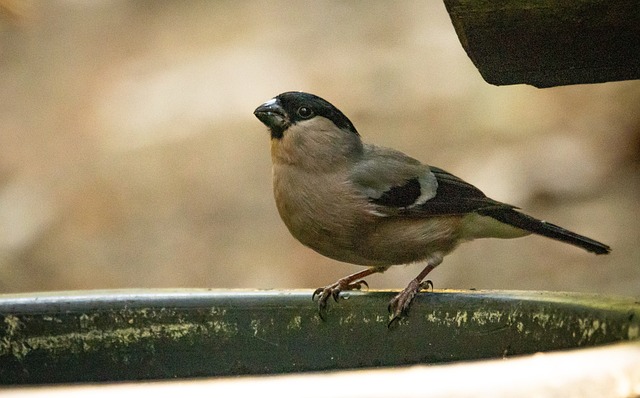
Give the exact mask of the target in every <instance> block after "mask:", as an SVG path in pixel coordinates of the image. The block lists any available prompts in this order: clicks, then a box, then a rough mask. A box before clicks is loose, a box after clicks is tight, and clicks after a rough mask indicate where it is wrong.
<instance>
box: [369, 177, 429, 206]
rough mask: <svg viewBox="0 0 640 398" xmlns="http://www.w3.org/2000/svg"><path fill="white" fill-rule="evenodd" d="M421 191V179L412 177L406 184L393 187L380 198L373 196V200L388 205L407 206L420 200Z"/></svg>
mask: <svg viewBox="0 0 640 398" xmlns="http://www.w3.org/2000/svg"><path fill="white" fill-rule="evenodd" d="M420 193H421V188H420V181H419V180H418V179H417V178H412V179H410V180H407V181H406V183H405V184H404V185H398V186H395V187H391V188H390V189H389V190H387V191H385V192H384V193H383V194H382V195H380V197H379V198H376V199H373V198H372V199H371V202H372V203H375V204H378V205H382V206H388V207H407V206H411V205H412V204H414V203H415V202H416V200H418V198H419V197H420Z"/></svg>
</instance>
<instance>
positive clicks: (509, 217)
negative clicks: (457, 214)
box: [478, 208, 611, 254]
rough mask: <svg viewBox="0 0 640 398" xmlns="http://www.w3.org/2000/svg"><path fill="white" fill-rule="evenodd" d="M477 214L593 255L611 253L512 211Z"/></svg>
mask: <svg viewBox="0 0 640 398" xmlns="http://www.w3.org/2000/svg"><path fill="white" fill-rule="evenodd" d="M478 213H480V214H482V215H485V216H489V217H491V218H493V219H496V220H498V221H500V222H503V223H505V224H509V225H513V226H514V227H517V228H520V229H524V230H526V231H530V232H533V233H535V234H539V235H543V236H546V237H548V238H551V239H556V240H559V241H561V242H565V243H569V244H571V245H574V246H578V247H581V248H583V249H585V250H587V251H590V252H593V253H595V254H608V253H609V252H610V251H611V248H610V247H609V246H608V245H605V244H604V243H600V242H598V241H595V240H593V239H590V238H587V237H586V236H582V235H579V234H577V233H575V232H571V231H569V230H566V229H564V228H562V227H559V226H557V225H554V224H551V223H548V222H546V221H542V220H538V219H535V218H533V217H531V216H528V215H526V214H523V213H520V212H519V211H516V210H513V209H505V208H486V209H482V210H478Z"/></svg>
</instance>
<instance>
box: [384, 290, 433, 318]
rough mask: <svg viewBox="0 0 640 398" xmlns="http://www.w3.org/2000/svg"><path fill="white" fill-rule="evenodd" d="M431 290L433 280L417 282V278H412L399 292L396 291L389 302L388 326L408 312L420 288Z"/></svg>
mask: <svg viewBox="0 0 640 398" xmlns="http://www.w3.org/2000/svg"><path fill="white" fill-rule="evenodd" d="M429 287H431V290H433V282H431V281H430V280H427V281H424V282H419V281H418V280H415V279H414V280H412V281H411V282H410V283H409V285H408V286H407V287H406V288H405V289H404V290H403V291H401V292H400V293H398V294H397V295H396V296H395V297H394V298H393V299H391V301H390V302H389V307H388V310H389V313H390V314H391V316H390V319H389V323H388V324H387V326H388V327H391V326H392V325H393V324H394V323H396V322H398V321H399V320H400V319H402V318H403V317H405V316H407V315H408V314H409V308H410V307H411V303H413V299H414V298H415V297H416V294H418V293H419V292H420V291H421V290H424V289H429Z"/></svg>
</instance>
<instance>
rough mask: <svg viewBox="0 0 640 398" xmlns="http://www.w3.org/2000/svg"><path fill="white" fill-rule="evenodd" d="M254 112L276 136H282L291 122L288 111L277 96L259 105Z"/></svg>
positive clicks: (273, 135) (272, 134)
mask: <svg viewBox="0 0 640 398" xmlns="http://www.w3.org/2000/svg"><path fill="white" fill-rule="evenodd" d="M253 114H254V115H256V117H257V118H258V119H259V120H260V121H261V122H262V123H264V124H265V125H266V126H267V127H269V129H270V130H271V136H272V137H274V138H281V137H282V133H283V132H284V130H286V129H287V127H289V124H290V122H289V117H288V115H287V113H286V112H285V111H284V109H282V106H281V105H280V103H279V102H278V101H277V100H276V99H275V98H274V99H272V100H269V101H267V102H265V103H264V104H262V105H260V106H259V107H257V108H256V110H255V111H253Z"/></svg>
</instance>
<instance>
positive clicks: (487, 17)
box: [444, 0, 640, 87]
mask: <svg viewBox="0 0 640 398" xmlns="http://www.w3.org/2000/svg"><path fill="white" fill-rule="evenodd" d="M444 4H445V6H446V8H447V10H448V12H449V15H450V17H451V21H452V22H453V26H454V28H455V30H456V32H457V34H458V38H459V39H460V42H461V43H462V46H463V47H464V49H465V51H466V52H467V54H468V55H469V58H471V60H472V61H473V63H474V64H475V66H476V67H477V68H478V70H479V71H480V74H481V75H482V77H483V78H484V79H485V80H486V81H487V82H488V83H491V84H495V85H507V84H520V83H526V84H530V85H533V86H536V87H552V86H560V85H567V84H582V83H600V82H608V81H615V80H629V79H640V2H638V1H637V0H568V1H563V0H501V1H494V0H444Z"/></svg>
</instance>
